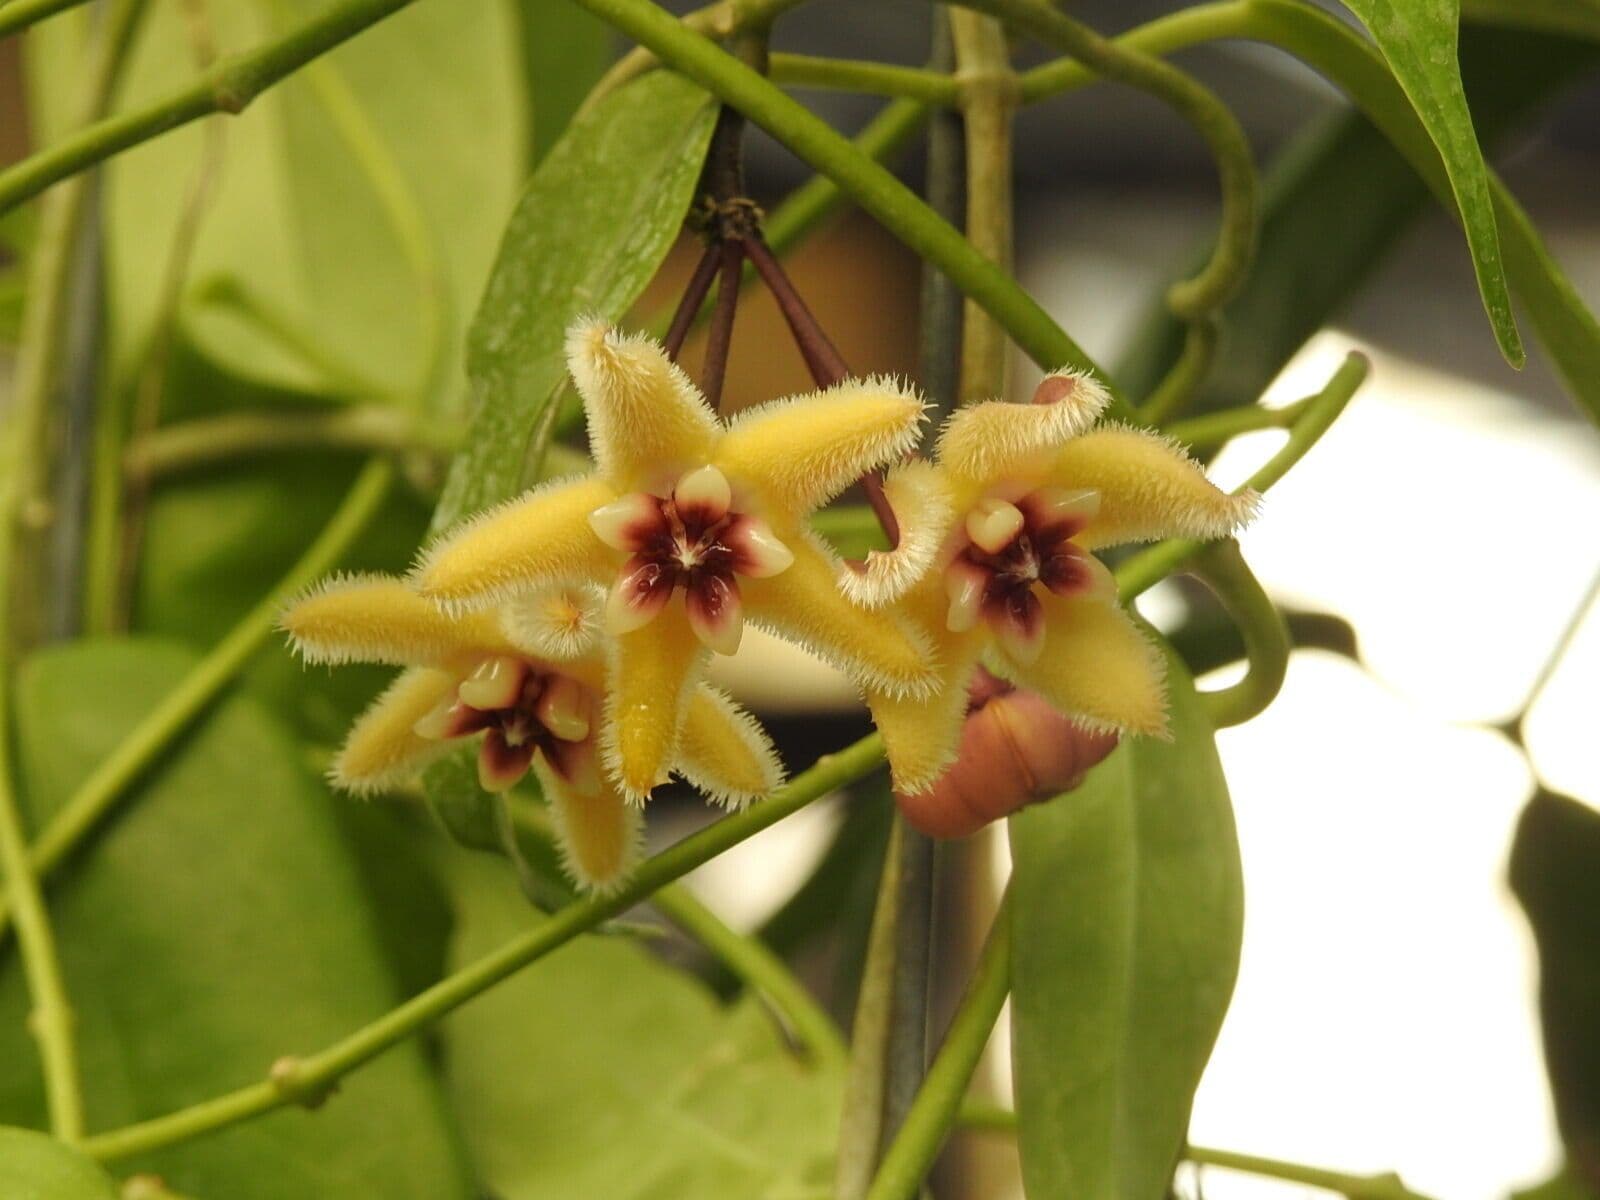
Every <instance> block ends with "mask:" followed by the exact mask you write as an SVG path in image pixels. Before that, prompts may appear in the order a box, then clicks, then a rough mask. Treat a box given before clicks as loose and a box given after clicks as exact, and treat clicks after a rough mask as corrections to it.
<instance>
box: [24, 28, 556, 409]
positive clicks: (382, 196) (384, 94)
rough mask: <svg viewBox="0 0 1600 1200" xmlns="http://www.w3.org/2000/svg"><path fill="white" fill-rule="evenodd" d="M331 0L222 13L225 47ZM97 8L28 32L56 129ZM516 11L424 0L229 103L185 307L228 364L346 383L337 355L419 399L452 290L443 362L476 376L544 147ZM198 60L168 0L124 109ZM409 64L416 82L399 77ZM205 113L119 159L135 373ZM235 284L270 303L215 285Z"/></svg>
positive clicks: (114, 172)
mask: <svg viewBox="0 0 1600 1200" xmlns="http://www.w3.org/2000/svg"><path fill="white" fill-rule="evenodd" d="M323 7H324V3H323V0H255V2H253V3H237V4H217V5H209V6H207V8H206V10H205V11H206V13H207V14H208V15H207V23H208V24H209V25H210V26H211V27H212V34H213V35H214V40H215V42H216V44H217V46H218V47H219V49H220V50H221V51H223V52H227V51H231V50H238V49H242V48H244V47H247V46H256V45H260V44H262V43H263V42H266V41H268V40H270V39H271V38H272V37H273V36H274V35H275V34H278V33H281V32H282V31H283V30H284V29H286V28H288V27H290V26H291V25H294V24H297V23H298V22H300V21H302V20H304V19H305V17H306V16H307V15H308V14H310V13H313V12H315V11H318V10H320V9H321V8H323ZM86 21H87V13H83V14H71V15H66V16H63V17H61V18H58V19H56V20H52V21H50V22H48V23H46V24H45V25H43V26H41V27H40V28H39V29H38V30H37V31H36V32H34V33H32V34H30V35H29V38H28V39H27V41H28V50H29V63H28V65H29V67H30V70H29V79H30V83H31V99H32V100H33V106H32V107H33V110H34V112H35V113H36V114H37V115H38V120H39V123H40V129H41V132H42V133H43V132H47V131H48V130H49V129H50V128H52V127H59V124H60V121H61V112H62V110H63V109H64V108H65V107H66V106H67V104H68V103H69V102H70V100H71V98H72V96H73V95H75V91H76V88H77V86H78V82H79V80H81V78H82V76H81V70H80V69H79V65H78V64H79V61H80V60H79V59H78V57H77V53H78V49H79V42H80V39H81V37H82V36H83V32H84V30H85V29H86V28H87V24H86ZM514 22H515V14H514V12H513V9H512V6H511V2H510V0H454V3H450V4H418V5H413V6H410V7H408V8H406V9H405V11H403V12H400V13H398V14H396V15H395V16H393V17H391V18H389V19H387V20H385V21H383V22H382V23H381V24H379V25H378V26H376V27H374V28H373V29H372V30H370V31H368V32H367V33H365V34H363V35H362V36H361V37H359V38H356V39H354V40H352V41H351V42H350V43H349V44H348V45H345V46H342V47H340V48H339V49H337V50H335V51H333V52H332V53H331V54H329V55H328V56H327V57H326V58H325V59H323V60H321V61H320V62H319V64H317V66H316V68H315V70H314V71H311V72H306V73H303V74H302V75H301V76H299V77H297V78H294V79H291V80H288V81H286V82H284V83H282V84H280V85H278V86H277V87H275V88H273V89H272V90H271V91H269V92H267V93H266V94H265V95H263V96H262V97H261V98H260V99H258V100H257V101H256V102H254V103H253V104H252V105H251V106H250V107H249V109H248V110H246V112H245V113H243V114H242V115H240V116H238V117H230V118H227V119H226V120H225V123H224V124H223V125H221V126H220V128H222V129H223V130H225V132H224V133H223V134H222V135H221V136H222V142H223V149H222V156H221V162H222V166H221V171H220V174H219V175H218V177H217V178H216V180H215V183H216V187H215V191H214V193H213V195H212V197H211V201H210V203H209V205H208V208H207V213H206V217H205V220H204V223H203V225H202V227H201V231H200V238H199V242H198V244H197V246H196V250H195V256H194V260H193V265H192V270H191V271H190V274H189V278H188V284H187V289H186V299H185V302H184V305H183V309H182V319H183V326H184V329H185V331H186V334H187V335H188V336H190V337H192V338H193V339H194V340H195V341H196V343H197V344H198V345H199V346H201V347H203V350H204V352H205V353H206V354H207V355H208V356H209V357H211V358H213V359H214V360H215V361H216V362H217V363H218V364H219V366H221V367H222V368H223V369H225V370H227V371H229V372H231V373H233V374H236V375H239V376H241V377H245V378H250V379H256V380H260V381H262V382H265V383H268V384H271V385H273V386H276V387H280V388H283V389H285V390H286V391H288V392H291V393H294V392H302V393H309V394H313V395H328V394H330V393H334V394H337V393H340V392H341V391H342V390H343V387H344V383H345V380H343V379H340V378H336V377H330V373H329V372H328V371H326V370H324V369H323V368H322V366H321V365H320V364H324V363H341V364H346V365H347V366H348V367H350V368H352V369H354V370H355V371H357V372H358V373H359V374H360V375H361V376H363V377H365V378H367V379H369V380H370V381H372V383H373V385H374V386H375V387H376V388H377V389H380V390H383V391H385V392H400V393H404V394H406V395H408V396H416V395H417V391H418V386H417V385H418V382H419V380H420V379H421V378H422V376H423V374H424V372H425V370H426V368H427V364H426V362H425V359H426V358H427V352H428V344H429V341H430V340H431V339H430V334H429V331H428V330H427V329H425V328H424V325H425V324H426V321H427V311H428V309H429V306H430V305H431V304H433V303H435V302H437V303H438V304H439V305H441V306H442V310H443V313H444V315H445V318H446V328H445V329H444V331H443V332H444V335H445V342H444V346H443V350H444V352H445V354H446V359H445V362H444V364H443V369H442V372H441V376H440V377H441V378H444V379H454V378H456V377H457V376H458V373H459V363H460V353H461V336H462V332H463V330H464V326H465V319H466V314H467V312H468V311H469V306H470V304H471V302H472V298H473V297H474V296H476V295H477V293H478V290H479V289H480V288H481V286H482V281H483V278H484V275H485V273H486V271H487V268H488V264H489V262H490V260H491V257H492V255H493V252H494V244H495V238H496V236H497V233H498V231H499V228H500V225H501V223H502V222H503V221H504V219H505V215H506V213H507V212H508V211H509V210H510V207H511V201H512V198H513V197H514V195H515V190H516V186H517V183H518V181H519V178H520V175H521V160H522V151H523V147H524V145H525V144H526V134H525V127H526V120H525V112H524V109H525V96H524V92H523V89H522V87H521V86H520V85H519V82H518V78H517V76H518V62H517V53H518V52H517V36H516V32H517V31H516V25H515V23H514ZM194 72H195V51H194V37H193V32H192V27H191V26H190V25H189V23H188V21H187V19H186V16H185V13H184V11H183V6H181V5H172V4H157V5H151V11H150V14H149V16H148V18H147V19H146V22H145V26H144V30H143V33H142V35H141V36H140V38H139V40H138V44H137V47H136V50H135V53H134V55H133V59H132V61H131V63H130V66H129V70H128V75H127V81H126V84H125V86H124V87H123V88H122V89H121V92H120V93H119V100H118V104H119V108H121V109H123V110H126V109H128V108H130V107H133V106H135V105H138V104H141V103H145V102H148V101H149V100H150V99H151V98H152V97H153V96H155V95H157V94H158V93H161V92H165V91H167V90H170V89H171V88H172V87H173V86H174V85H175V83H177V82H178V81H181V80H184V79H187V78H189V77H191V76H192V75H193V74H194ZM407 80H409V81H414V85H401V84H398V83H397V81H407ZM416 81H422V82H416ZM223 120H224V119H223V118H216V119H215V121H223ZM208 127H209V128H216V126H215V125H214V123H213V122H199V123H196V124H193V125H190V126H187V127H185V128H182V129H177V130H174V131H172V132H171V133H168V134H166V135H164V136H163V137H161V138H158V139H156V140H154V141H151V142H149V143H147V144H145V145H143V146H141V147H139V148H137V149H135V150H132V151H130V152H128V153H127V154H124V155H121V156H119V157H118V158H117V159H116V161H115V163H114V164H113V166H112V167H111V169H110V186H109V187H108V189H107V193H108V197H109V206H108V210H107V258H108V271H107V276H108V282H109V300H108V303H109V308H110V315H111V335H112V344H113V350H114V358H113V362H114V364H115V369H116V378H118V379H119V380H125V379H126V377H127V373H128V372H129V370H130V369H131V368H132V367H133V365H134V364H135V363H136V362H137V360H138V356H139V354H140V353H141V349H142V347H143V346H144V345H145V343H146V340H147V339H148V337H149V335H150V333H151V329H152V327H153V324H154V322H155V320H156V318H157V315H158V312H159V305H160V300H161V296H162V292H163V281H164V279H165V276H166V273H167V270H168V260H169V257H170V252H171V246H172V242H173V234H174V231H175V228H176V225H177V222H178V221H179V219H180V218H179V214H180V213H181V212H182V211H183V209H184V207H185V200H186V197H187V195H188V193H189V191H190V189H191V188H192V187H193V185H194V181H195V179H196V178H197V176H198V174H199V172H200V170H201V164H202V161H203V158H204V155H203V146H204V145H205V142H206V139H207V138H208V137H209V136H211V135H210V134H208V132H207V129H208ZM407 221H411V222H413V223H414V224H415V226H416V229H415V230H407V229H406V228H405V226H406V222H407ZM416 235H419V236H420V244H422V245H423V246H425V247H427V248H428V253H429V254H430V255H431V260H432V267H433V270H434V271H435V272H436V276H435V277H434V278H431V279H422V278H419V271H418V264H417V263H416V262H414V261H409V260H408V254H407V239H408V238H410V237H414V236H416ZM219 283H224V284H232V285H233V287H234V290H233V292H232V293H229V294H231V295H234V296H235V297H237V296H246V297H249V298H250V300H251V301H252V303H254V304H255V305H256V306H257V307H258V308H259V310H260V311H259V312H257V313H251V312H249V311H245V310H241V309H240V308H239V307H238V305H237V304H215V303H206V302H203V300H202V297H203V296H205V295H206V294H207V292H208V289H214V288H216V286H217V285H218V284H219ZM263 314H267V315H268V319H263ZM279 325H281V326H282V328H277V327H275V326H279ZM335 374H337V373H335Z"/></svg>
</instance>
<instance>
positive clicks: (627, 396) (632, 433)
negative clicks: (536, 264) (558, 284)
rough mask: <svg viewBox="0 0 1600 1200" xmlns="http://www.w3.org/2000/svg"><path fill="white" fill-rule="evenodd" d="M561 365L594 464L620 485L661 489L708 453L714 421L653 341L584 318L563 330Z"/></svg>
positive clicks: (715, 432)
mask: <svg viewBox="0 0 1600 1200" xmlns="http://www.w3.org/2000/svg"><path fill="white" fill-rule="evenodd" d="M567 366H568V368H569V369H570V370H571V372H572V381H573V383H574V385H575V386H576V387H577V389H578V395H580V396H582V397H583V410H584V413H585V415H586V416H587V417H588V422H589V447H590V449H591V450H592V451H593V452H594V460H595V463H596V464H597V465H598V466H599V468H600V473H601V474H602V475H604V476H605V477H606V478H607V479H609V480H610V481H611V482H612V483H613V484H615V485H616V487H617V490H618V491H619V492H632V491H646V492H651V493H653V494H654V495H658V496H660V495H665V494H666V488H667V487H668V486H669V485H670V484H671V483H672V482H673V481H674V480H676V479H677V478H678V476H679V475H680V474H682V473H683V472H684V471H686V470H688V469H689V468H691V467H697V466H700V465H702V464H703V463H705V462H706V461H707V460H708V459H709V458H710V456H711V451H712V447H713V446H714V445H715V444H716V440H717V437H718V435H719V434H720V433H721V431H722V428H721V425H720V423H719V422H718V421H717V417H716V414H715V413H713V412H712V411H711V409H710V407H708V406H707V404H706V402H705V399H704V398H703V397H702V396H701V395H700V392H699V391H698V390H697V389H696V388H695V386H694V384H692V383H690V382H689V377H688V376H687V375H685V374H684V373H683V371H682V370H680V369H679V367H678V365H677V364H676V363H674V362H673V361H672V360H671V359H669V358H668V357H667V355H666V352H665V351H664V350H663V349H662V348H661V346H660V344H659V343H657V342H655V341H652V340H651V339H650V338H648V337H644V336H640V335H633V336H630V335H627V334H622V333H619V332H618V331H617V330H615V329H612V328H611V327H610V326H608V325H607V324H606V323H605V322H604V321H597V320H593V319H585V320H581V321H579V322H577V323H576V324H575V325H573V326H572V328H571V329H570V330H569V331H568V332H567Z"/></svg>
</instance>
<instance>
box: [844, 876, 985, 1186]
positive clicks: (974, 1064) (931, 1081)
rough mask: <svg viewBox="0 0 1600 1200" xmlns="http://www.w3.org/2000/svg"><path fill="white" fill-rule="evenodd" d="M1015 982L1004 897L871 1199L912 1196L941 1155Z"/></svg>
mask: <svg viewBox="0 0 1600 1200" xmlns="http://www.w3.org/2000/svg"><path fill="white" fill-rule="evenodd" d="M1010 987H1011V907H1010V903H1009V893H1008V895H1007V897H1005V898H1002V899H1001V902H1000V908H999V910H998V911H997V912H996V913H995V916H994V924H993V925H992V926H991V927H990V929H989V937H988V940H987V941H985V942H984V945H983V953H982V954H981V955H980V956H979V958H978V965H977V967H976V968H975V969H974V970H973V973H972V978H971V980H969V981H968V983H967V990H966V992H965V993H964V994H963V995H962V997H961V1003H960V1004H959V1005H958V1006H957V1008H956V1012H955V1015H954V1016H953V1017H951V1018H950V1028H949V1029H948V1030H947V1031H946V1033H945V1035H944V1041H943V1043H942V1044H941V1045H940V1047H939V1053H938V1054H937V1055H935V1056H934V1060H933V1064H932V1065H931V1066H930V1067H929V1068H928V1076H927V1078H926V1079H925V1080H924V1081H923V1084H922V1090H921V1091H920V1092H918V1093H917V1099H916V1102H915V1103H914V1104H913V1105H912V1106H911V1111H910V1112H909V1113H907V1114H906V1119H905V1123H904V1124H902V1125H901V1126H900V1132H899V1134H898V1135H897V1136H896V1137H895V1139H894V1142H893V1143H892V1144H891V1145H890V1146H889V1151H888V1153H887V1154H885V1155H884V1156H883V1163H882V1164H881V1165H880V1166H879V1167H878V1174H877V1177H876V1178H875V1179H873V1181H872V1189H871V1191H869V1192H868V1193H867V1200H913V1197H915V1196H916V1195H917V1191H918V1189H919V1188H920V1187H921V1186H922V1181H923V1179H925V1178H926V1177H927V1174H928V1171H929V1170H930V1169H931V1168H932V1166H933V1162H934V1159H935V1158H937V1157H938V1154H939V1150H940V1148H941V1147H942V1146H943V1145H944V1142H945V1138H946V1137H947V1136H948V1135H949V1133H950V1129H951V1127H952V1126H954V1124H955V1122H956V1117H957V1116H958V1115H959V1113H960V1110H961V1099H962V1097H963V1096H965V1095H966V1093H967V1086H968V1084H970V1083H971V1082H972V1075H973V1072H974V1071H976V1070H977V1069H978V1060H979V1059H980V1058H981V1057H982V1056H983V1050H984V1047H985V1046H987V1045H988V1044H989V1037H990V1035H991V1034H992V1033H993V1032H994V1025H995V1022H996V1021H998V1020H999V1019H1000V1009H1001V1008H1002V1007H1003V1006H1004V1004H1005V1000H1006V993H1007V992H1008V991H1009V990H1010Z"/></svg>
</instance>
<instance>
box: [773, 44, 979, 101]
mask: <svg viewBox="0 0 1600 1200" xmlns="http://www.w3.org/2000/svg"><path fill="white" fill-rule="evenodd" d="M767 74H768V75H769V76H770V77H771V79H772V81H773V82H774V83H781V84H787V85H788V86H789V87H798V88H817V89H819V90H822V91H842V92H865V93H867V94H869V95H874V96H900V97H903V98H904V99H907V100H920V101H922V102H923V103H924V104H955V103H956V102H957V101H958V100H959V99H960V98H961V86H960V84H958V83H957V82H956V81H955V79H954V78H952V77H951V76H949V75H946V74H944V73H943V72H941V71H930V70H928V69H927V68H926V67H901V66H895V65H892V64H890V63H875V62H860V61H858V60H855V59H846V58H817V57H814V56H813V55H809V54H781V53H780V54H774V55H772V57H771V59H770V70H769V71H768V72H767Z"/></svg>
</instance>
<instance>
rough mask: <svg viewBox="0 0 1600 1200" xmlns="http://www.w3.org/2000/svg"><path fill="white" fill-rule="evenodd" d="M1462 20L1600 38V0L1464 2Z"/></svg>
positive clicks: (1492, 0) (1491, 0)
mask: <svg viewBox="0 0 1600 1200" xmlns="http://www.w3.org/2000/svg"><path fill="white" fill-rule="evenodd" d="M1461 19H1462V20H1463V21H1481V22H1483V23H1485V24H1490V25H1508V26H1511V27H1512V28H1520V29H1543V30H1545V31H1547V32H1549V33H1565V34H1570V35H1571V36H1573V37H1585V38H1591V39H1594V38H1600V0H1461Z"/></svg>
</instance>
